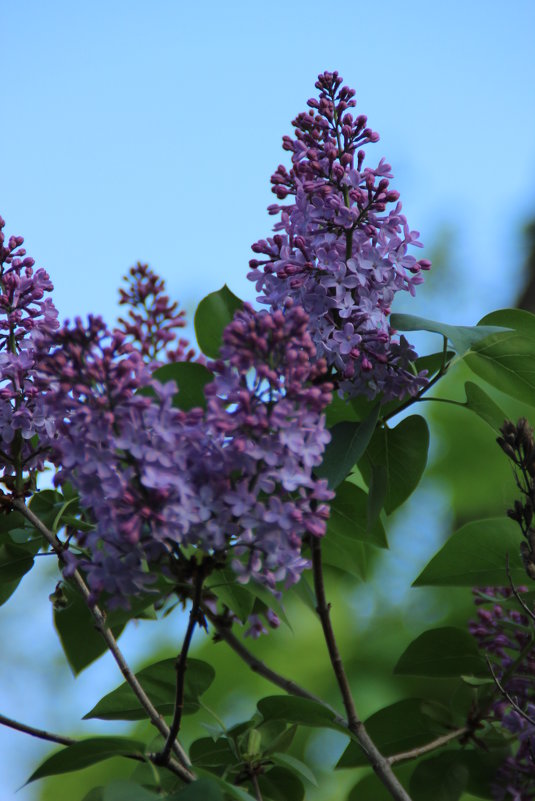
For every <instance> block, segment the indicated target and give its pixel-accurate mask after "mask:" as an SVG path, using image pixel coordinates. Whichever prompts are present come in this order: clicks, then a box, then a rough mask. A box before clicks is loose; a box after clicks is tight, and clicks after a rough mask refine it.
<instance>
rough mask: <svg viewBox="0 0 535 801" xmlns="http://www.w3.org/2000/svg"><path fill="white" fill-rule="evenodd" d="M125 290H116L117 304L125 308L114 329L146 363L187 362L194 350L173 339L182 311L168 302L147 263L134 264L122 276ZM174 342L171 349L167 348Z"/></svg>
mask: <svg viewBox="0 0 535 801" xmlns="http://www.w3.org/2000/svg"><path fill="white" fill-rule="evenodd" d="M124 281H125V282H126V288H125V289H122V288H121V289H120V290H119V293H120V301H119V303H120V304H121V305H126V306H127V307H128V314H127V316H126V319H125V318H119V321H118V329H119V330H120V331H123V332H124V333H125V334H126V335H127V337H128V341H129V342H131V343H132V344H133V345H134V346H135V347H136V348H137V349H138V350H139V351H140V353H141V354H142V355H143V356H144V358H145V359H146V360H148V361H150V362H154V363H156V364H157V363H158V361H160V360H164V361H165V362H183V361H190V360H191V359H193V357H194V351H193V349H192V348H190V347H189V342H188V340H187V339H183V338H179V339H178V341H177V340H176V336H177V333H176V332H177V329H179V328H184V326H185V325H186V322H185V319H184V317H185V312H184V311H183V310H181V311H178V304H177V303H176V302H173V303H171V302H170V301H169V297H168V296H167V295H166V294H165V283H164V281H163V279H162V278H160V277H159V276H158V275H156V273H155V272H153V271H152V270H151V269H150V267H149V266H148V265H147V264H141V263H140V262H138V263H137V264H136V265H135V266H134V267H132V268H131V269H130V270H129V272H128V274H127V275H125V276H124ZM173 341H174V344H175V348H174V349H173V348H170V347H169V345H170V344H171V343H172V342H173Z"/></svg>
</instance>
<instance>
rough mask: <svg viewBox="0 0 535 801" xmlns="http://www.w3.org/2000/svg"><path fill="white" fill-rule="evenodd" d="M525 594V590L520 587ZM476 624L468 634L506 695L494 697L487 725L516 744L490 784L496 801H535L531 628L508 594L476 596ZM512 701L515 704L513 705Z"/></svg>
mask: <svg viewBox="0 0 535 801" xmlns="http://www.w3.org/2000/svg"><path fill="white" fill-rule="evenodd" d="M518 591H519V592H526V591H527V588H526V587H519V588H518ZM474 596H475V603H476V605H477V607H478V612H477V620H475V621H472V622H471V623H470V626H469V628H470V632H471V633H472V634H473V636H474V637H475V638H476V640H477V642H478V645H479V647H480V648H481V649H482V650H483V652H484V653H485V654H486V655H487V656H488V658H489V659H490V660H491V663H492V666H493V671H494V673H495V676H496V679H497V680H498V682H499V683H500V685H501V687H502V689H503V691H504V693H506V695H505V694H504V693H502V692H501V691H500V692H499V693H498V694H497V696H496V700H495V702H494V703H493V704H492V708H491V710H490V713H489V714H490V720H491V721H497V722H499V723H500V724H501V726H502V727H503V728H504V729H505V730H506V732H508V733H509V734H510V735H511V736H512V738H514V740H515V741H516V745H515V748H516V750H515V752H514V753H513V755H512V756H509V757H508V758H507V759H506V760H505V762H504V763H503V764H502V766H501V767H500V769H499V771H498V773H497V775H496V777H495V779H494V784H493V794H494V797H495V798H496V799H497V801H505V800H506V799H507V801H511V800H512V801H532V799H533V798H535V645H533V623H532V621H530V620H529V619H528V617H527V615H526V614H524V613H522V612H520V611H519V609H518V608H515V607H514V605H513V604H512V602H511V597H512V590H511V589H509V588H495V587H485V588H478V589H475V590H474ZM507 696H509V699H512V701H513V702H514V703H511V701H510V700H509V699H508V698H507Z"/></svg>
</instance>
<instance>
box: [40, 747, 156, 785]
mask: <svg viewBox="0 0 535 801" xmlns="http://www.w3.org/2000/svg"><path fill="white" fill-rule="evenodd" d="M144 750H145V745H144V744H143V743H142V742H139V741H138V740H132V739H130V738H128V737H91V738H89V739H87V740H80V741H79V742H77V743H74V744H73V745H68V746H66V747H65V748H63V749H62V750H61V751H57V752H56V753H55V754H52V756H50V757H48V758H47V759H45V761H44V762H42V763H41V765H40V766H39V767H38V768H37V770H36V771H34V772H33V773H32V775H31V776H30V778H29V779H28V781H27V784H29V783H30V782H34V781H36V780H37V779H42V778H44V777H45V776H55V775H57V774H58V773H69V772H70V771H73V770H81V769H82V768H87V767H88V765H94V764H95V763H96V762H101V761H102V760H104V759H110V758H111V757H116V756H124V755H125V754H131V753H136V754H139V755H140V756H142V755H143V754H144Z"/></svg>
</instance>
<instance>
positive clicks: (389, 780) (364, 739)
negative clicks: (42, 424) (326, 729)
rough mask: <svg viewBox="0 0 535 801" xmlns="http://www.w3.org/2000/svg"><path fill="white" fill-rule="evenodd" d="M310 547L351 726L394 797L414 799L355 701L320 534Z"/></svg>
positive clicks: (323, 617) (327, 636)
mask: <svg viewBox="0 0 535 801" xmlns="http://www.w3.org/2000/svg"><path fill="white" fill-rule="evenodd" d="M310 547H311V550H312V569H313V574H314V589H315V592H316V610H317V612H318V615H319V618H320V621H321V625H322V628H323V634H324V637H325V643H326V645H327V650H328V652H329V657H330V660H331V665H332V667H333V670H334V674H335V676H336V680H337V682H338V686H339V688H340V694H341V696H342V701H343V703H344V707H345V710H346V714H347V723H348V728H349V730H350V731H351V732H352V733H353V734H354V735H355V737H356V738H357V740H358V742H359V745H360V747H361V748H362V750H363V751H364V753H365V754H366V757H367V759H368V762H369V763H370V765H371V766H372V768H373V770H374V771H375V773H376V775H377V777H378V778H379V779H380V780H381V781H382V783H383V784H384V786H385V787H386V789H387V790H388V791H389V793H390V795H391V796H392V798H394V799H395V801H411V798H410V796H409V795H408V793H407V791H406V790H405V788H404V787H403V785H402V784H400V782H399V780H398V778H397V777H396V775H395V774H394V772H393V771H392V767H391V765H390V762H389V761H388V759H387V758H386V757H384V756H383V755H382V754H381V752H380V751H379V749H378V748H377V746H376V745H375V743H374V742H373V740H372V739H371V738H370V736H369V734H368V732H367V731H366V729H365V727H364V724H363V722H362V721H361V720H360V718H359V716H358V714H357V710H356V708H355V702H354V701H353V696H352V694H351V688H350V686H349V681H348V679H347V676H346V672H345V670H344V665H343V662H342V658H341V656H340V652H339V650H338V645H337V643H336V638H335V636H334V630H333V627H332V623H331V617H330V604H328V603H327V599H326V597H325V584H324V580H323V564H322V558H321V540H320V539H319V538H317V537H310Z"/></svg>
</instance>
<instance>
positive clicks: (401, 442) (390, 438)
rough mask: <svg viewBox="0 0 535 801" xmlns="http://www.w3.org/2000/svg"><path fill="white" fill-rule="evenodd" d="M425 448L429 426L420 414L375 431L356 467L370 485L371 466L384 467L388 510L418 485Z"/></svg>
mask: <svg viewBox="0 0 535 801" xmlns="http://www.w3.org/2000/svg"><path fill="white" fill-rule="evenodd" d="M428 449H429V429H428V427H427V423H426V422H425V420H424V418H423V417H420V415H412V416H411V417H406V418H405V419H404V420H402V421H401V423H399V424H398V425H397V426H396V427H395V428H383V429H380V430H377V431H376V432H375V433H374V435H373V437H372V439H371V441H370V444H369V445H368V448H367V450H366V453H365V454H364V457H363V458H362V459H361V461H360V462H359V469H360V471H361V473H362V475H363V478H364V480H365V481H366V483H367V484H368V486H369V485H370V484H372V481H373V475H374V470H376V469H377V468H378V467H382V468H383V471H384V473H385V474H386V492H385V501H384V508H385V511H386V512H387V514H391V512H393V511H394V509H397V508H398V506H401V504H402V503H403V502H404V501H406V500H407V498H408V497H409V496H410V495H411V494H412V493H413V492H414V490H415V489H416V487H417V486H418V483H419V481H420V479H421V477H422V473H423V472H424V470H425V466H426V464H427V451H428ZM382 491H384V490H382Z"/></svg>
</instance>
